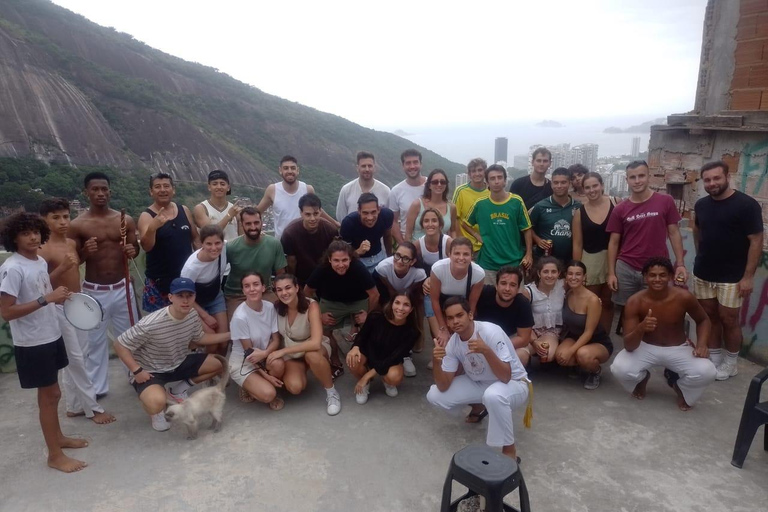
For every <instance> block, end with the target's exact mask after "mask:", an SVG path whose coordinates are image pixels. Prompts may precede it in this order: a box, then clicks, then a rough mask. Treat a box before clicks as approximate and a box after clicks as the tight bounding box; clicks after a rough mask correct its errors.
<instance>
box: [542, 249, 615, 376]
mask: <svg viewBox="0 0 768 512" xmlns="http://www.w3.org/2000/svg"><path fill="white" fill-rule="evenodd" d="M586 273H587V267H586V266H585V265H584V264H583V263H582V262H580V261H576V260H573V261H571V262H570V263H568V267H567V268H566V270H565V282H566V284H567V285H568V292H567V294H566V298H565V303H564V304H563V332H564V333H565V334H564V335H563V341H561V342H560V345H559V346H558V347H557V351H556V352H555V360H556V361H557V364H559V365H561V366H578V367H579V368H581V369H582V370H584V371H585V372H586V373H587V379H586V381H585V382H584V388H585V389H597V387H598V386H599V385H600V373H601V366H600V365H601V364H602V363H604V362H606V361H608V358H609V357H611V354H612V353H613V343H612V342H611V338H610V336H609V335H608V332H606V330H605V329H604V328H603V326H602V325H601V324H600V312H601V309H602V308H601V307H600V299H599V298H598V296H597V295H595V294H594V293H592V292H591V291H589V290H588V289H587V288H586V287H585V286H584V282H585V280H586Z"/></svg>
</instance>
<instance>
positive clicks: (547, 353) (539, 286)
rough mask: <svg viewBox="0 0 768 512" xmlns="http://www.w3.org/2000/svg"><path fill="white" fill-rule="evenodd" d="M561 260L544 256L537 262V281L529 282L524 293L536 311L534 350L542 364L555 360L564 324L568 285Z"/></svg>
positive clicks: (535, 279)
mask: <svg viewBox="0 0 768 512" xmlns="http://www.w3.org/2000/svg"><path fill="white" fill-rule="evenodd" d="M560 273H561V270H560V261H559V260H558V259H557V258H554V257H552V256H544V257H543V258H539V260H538V261H537V262H536V269H535V278H534V282H533V283H530V284H527V285H525V288H523V290H522V292H521V293H522V294H523V295H524V296H525V298H526V299H528V300H529V301H531V309H532V310H533V342H532V343H531V345H532V346H533V350H534V353H535V354H536V355H538V356H539V357H540V358H541V362H542V363H548V362H551V361H553V360H554V357H555V351H556V350H557V345H558V341H559V340H560V333H561V331H562V327H563V301H564V300H565V284H564V280H563V279H560Z"/></svg>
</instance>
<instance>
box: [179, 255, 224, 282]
mask: <svg viewBox="0 0 768 512" xmlns="http://www.w3.org/2000/svg"><path fill="white" fill-rule="evenodd" d="M200 251H202V249H198V250H196V251H195V252H193V253H192V255H191V256H190V257H189V258H187V262H186V263H184V267H183V268H182V269H181V277H186V278H187V279H191V280H193V281H194V282H196V283H210V282H211V281H213V280H214V279H216V263H217V262H218V261H219V259H218V258H216V259H215V260H213V261H207V262H203V261H200V258H198V257H197V256H198V255H199V254H200ZM226 268H227V251H226V250H225V248H223V247H222V250H221V269H220V272H221V277H222V278H223V277H224V271H225V270H226Z"/></svg>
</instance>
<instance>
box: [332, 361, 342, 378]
mask: <svg viewBox="0 0 768 512" xmlns="http://www.w3.org/2000/svg"><path fill="white" fill-rule="evenodd" d="M331 370H332V371H331V377H332V378H333V380H336V379H338V378H339V377H341V376H342V375H344V367H343V366H340V365H335V364H331Z"/></svg>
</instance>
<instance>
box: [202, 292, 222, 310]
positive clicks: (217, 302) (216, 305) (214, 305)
mask: <svg viewBox="0 0 768 512" xmlns="http://www.w3.org/2000/svg"><path fill="white" fill-rule="evenodd" d="M200 307H201V308H203V309H204V310H205V312H206V313H208V314H209V315H215V314H216V313H224V312H225V311H226V310H227V303H226V302H225V301H224V294H223V293H222V292H219V294H218V295H217V296H216V298H215V299H213V300H212V301H211V302H209V303H208V304H200Z"/></svg>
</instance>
